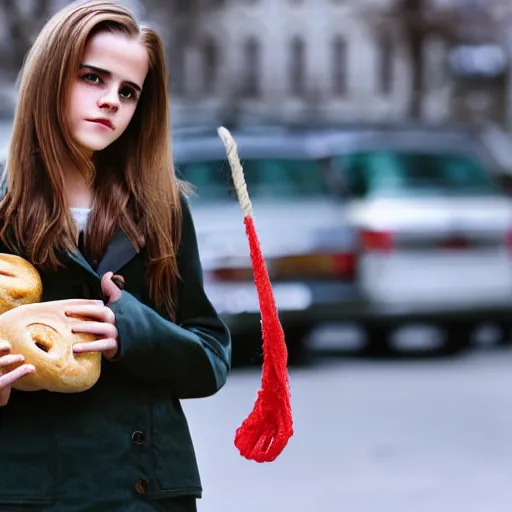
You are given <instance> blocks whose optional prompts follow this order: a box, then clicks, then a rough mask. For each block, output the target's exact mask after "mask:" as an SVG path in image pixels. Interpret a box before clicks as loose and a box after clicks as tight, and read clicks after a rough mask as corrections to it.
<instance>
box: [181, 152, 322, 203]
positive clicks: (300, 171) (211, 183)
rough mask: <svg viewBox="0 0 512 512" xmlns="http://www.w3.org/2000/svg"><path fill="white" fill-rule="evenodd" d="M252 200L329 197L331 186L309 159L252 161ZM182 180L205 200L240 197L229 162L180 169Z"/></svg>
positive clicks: (248, 163)
mask: <svg viewBox="0 0 512 512" xmlns="http://www.w3.org/2000/svg"><path fill="white" fill-rule="evenodd" d="M242 165H243V168H244V176H245V181H246V182H247V187H248V189H249V191H250V192H249V193H250V196H251V199H265V198H274V197H275V198H308V197H309V198H311V197H318V196H326V195H328V193H329V190H328V187H327V184H326V182H325V180H324V179H323V178H322V174H321V172H320V170H319V164H318V163H317V162H315V161H313V160H305V159H250V160H244V161H242ZM176 173H177V175H178V177H180V178H181V179H184V180H186V181H188V182H190V183H192V184H193V185H194V186H195V187H196V189H197V193H198V195H199V196H200V197H201V198H203V199H204V198H207V199H223V198H228V197H236V196H235V195H234V192H233V190H232V183H231V168H230V166H229V163H228V162H227V160H214V161H205V162H189V163H182V164H177V165H176Z"/></svg>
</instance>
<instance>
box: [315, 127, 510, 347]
mask: <svg viewBox="0 0 512 512" xmlns="http://www.w3.org/2000/svg"><path fill="white" fill-rule="evenodd" d="M324 135H325V136H324V137H323V139H322V141H323V150H324V152H325V153H326V154H329V155H330V156H331V157H332V165H331V170H332V173H333V175H332V176H331V180H333V181H334V182H336V183H337V186H338V192H340V193H341V197H342V203H343V204H344V205H346V208H347V210H346V213H347V220H348V222H349V223H350V225H351V226H352V227H354V228H355V229H357V230H358V232H359V234H360V241H361V246H362V249H363V254H362V256H361V262H360V266H359V270H360V274H359V276H360V280H361V281H360V282H361V285H362V287H363V290H364V293H365V295H366V297H367V298H368V300H369V301H370V302H371V304H372V307H371V309H370V312H369V314H368V316H367V317H366V318H365V319H364V325H365V329H366V331H367V333H368V337H369V338H370V339H371V340H372V342H373V343H374V344H375V345H376V346H379V347H381V348H384V349H387V348H389V347H390V345H389V344H390V334H391V333H392V332H393V331H394V330H395V329H396V328H397V327H401V326H403V325H406V324H411V323H428V324H430V325H436V326H442V327H444V328H445V332H446V337H445V339H444V342H443V345H442V346H441V347H439V348H440V349H441V350H442V351H443V352H454V351H458V350H459V349H461V348H463V347H465V346H467V343H468V340H469V339H470V336H471V334H472V333H473V330H474V328H475V327H476V326H477V325H478V324H479V323H482V322H492V323H495V324H496V325H497V326H498V327H499V328H500V331H501V337H502V341H506V340H508V337H509V331H510V325H511V322H512V243H511V242H512V202H511V200H510V198H508V197H506V195H505V194H504V193H503V191H502V189H501V188H500V187H499V185H498V184H497V182H496V181H495V180H494V179H493V173H492V165H493V163H492V157H491V156H490V155H489V154H488V153H487V151H486V148H485V147H484V146H483V144H482V143H481V142H480V141H479V139H478V137H477V136H475V134H474V133H473V132H470V131H467V132H466V131H463V130H451V129H448V128H446V129H444V130H443V129H439V128H436V129H427V128H424V129H422V128H421V127H419V128H415V129H400V128H396V127H394V128H393V127H388V128H386V129H383V130H373V129H370V128H369V129H361V130H346V131H336V130H332V131H330V132H329V133H325V134H324Z"/></svg>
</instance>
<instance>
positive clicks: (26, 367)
mask: <svg viewBox="0 0 512 512" xmlns="http://www.w3.org/2000/svg"><path fill="white" fill-rule="evenodd" d="M35 371H36V369H35V367H34V366H33V365H31V364H23V365H21V366H18V368H15V369H14V370H12V371H10V372H8V373H5V374H4V375H2V376H1V377H0V389H3V388H5V387H6V386H12V384H14V383H15V382H16V381H17V380H18V379H21V377H24V376H25V375H28V374H29V373H34V372H35Z"/></svg>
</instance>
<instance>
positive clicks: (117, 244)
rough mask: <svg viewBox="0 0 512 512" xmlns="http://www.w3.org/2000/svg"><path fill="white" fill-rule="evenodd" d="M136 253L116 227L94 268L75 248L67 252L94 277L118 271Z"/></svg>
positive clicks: (128, 240) (127, 239)
mask: <svg viewBox="0 0 512 512" xmlns="http://www.w3.org/2000/svg"><path fill="white" fill-rule="evenodd" d="M136 255H137V249H136V248H135V246H134V245H133V244H132V243H131V242H130V239H129V238H128V237H127V236H126V235H125V233H124V232H123V231H122V230H121V229H119V228H116V230H115V232H114V235H113V237H112V239H111V240H110V243H109V244H108V246H107V250H106V251H105V254H104V255H103V258H102V259H101V260H100V261H99V263H98V265H97V267H96V270H94V268H93V267H92V266H91V265H90V264H89V262H88V261H87V260H86V259H85V257H84V255H83V254H82V253H81V252H80V251H79V250H76V251H74V252H73V253H70V254H69V258H70V259H71V260H73V261H74V262H75V263H77V264H78V265H80V266H81V267H82V268H84V269H85V270H87V272H89V273H90V274H92V275H94V276H95V277H101V276H103V275H104V274H105V273H107V272H114V274H115V273H116V272H118V271H119V270H120V269H121V268H122V267H124V266H125V265H126V264H127V263H128V262H129V261H131V260H132V259H133V258H134V257H135V256H136Z"/></svg>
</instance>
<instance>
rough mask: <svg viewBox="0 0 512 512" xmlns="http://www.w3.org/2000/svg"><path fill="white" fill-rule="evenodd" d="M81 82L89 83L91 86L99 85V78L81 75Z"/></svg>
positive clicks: (93, 75)
mask: <svg viewBox="0 0 512 512" xmlns="http://www.w3.org/2000/svg"><path fill="white" fill-rule="evenodd" d="M82 80H85V81H86V82H90V83H91V84H99V83H101V78H100V77H99V76H98V75H96V74H94V73H87V74H85V75H82Z"/></svg>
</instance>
